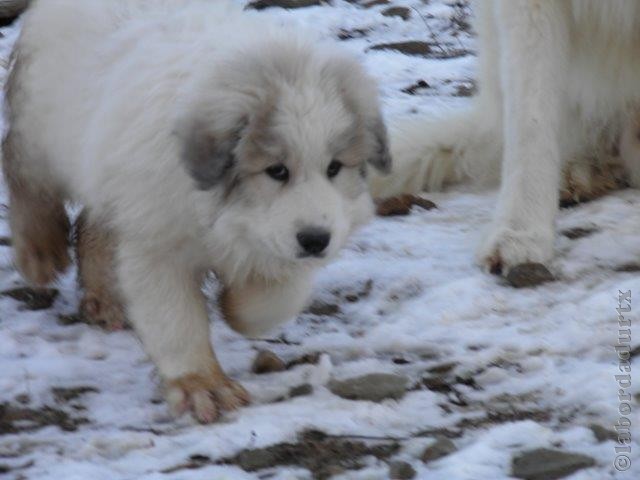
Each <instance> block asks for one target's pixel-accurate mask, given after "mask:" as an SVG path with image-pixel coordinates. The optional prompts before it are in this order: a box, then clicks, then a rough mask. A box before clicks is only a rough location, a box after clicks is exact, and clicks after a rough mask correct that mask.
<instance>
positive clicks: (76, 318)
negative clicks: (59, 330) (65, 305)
mask: <svg viewBox="0 0 640 480" xmlns="http://www.w3.org/2000/svg"><path fill="white" fill-rule="evenodd" d="M76 323H82V316H81V315H80V314H78V313H72V314H70V315H58V324H60V325H75V324H76Z"/></svg>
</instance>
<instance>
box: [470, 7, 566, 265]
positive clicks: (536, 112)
mask: <svg viewBox="0 0 640 480" xmlns="http://www.w3.org/2000/svg"><path fill="white" fill-rule="evenodd" d="M566 8H567V6H566V5H564V3H562V2H556V1H555V0H539V1H535V2H531V1H529V0H508V1H506V0H500V1H499V2H498V4H497V10H496V14H497V15H499V19H500V22H499V27H500V29H501V32H500V34H501V36H500V38H501V42H502V43H501V49H502V59H501V60H502V72H503V76H504V78H503V81H502V85H503V89H504V120H505V121H504V137H505V145H504V149H505V150H504V157H503V167H502V183H501V189H500V194H499V197H498V205H497V208H496V213H495V216H494V221H493V225H492V227H491V230H490V232H489V235H488V236H487V238H486V241H485V242H484V244H483V245H482V246H481V248H480V250H479V260H480V262H481V264H483V265H484V266H485V267H487V268H488V269H489V270H491V271H493V272H494V273H498V272H502V273H505V274H506V273H507V272H508V271H509V270H510V269H511V268H512V267H515V266H517V265H519V264H523V263H528V262H537V263H546V262H548V261H549V260H550V259H551V258H552V254H553V239H554V219H555V214H556V212H557V209H558V190H559V185H560V171H561V158H560V156H561V149H560V138H559V136H558V132H559V131H560V127H561V124H562V120H563V115H564V114H565V112H564V110H563V104H564V103H565V102H564V100H565V98H564V92H563V87H564V85H565V78H564V76H563V74H562V72H563V68H564V66H565V64H566V60H567V56H568V53H567V45H568V25H567V20H566V14H567V12H566V10H565V9H566Z"/></svg>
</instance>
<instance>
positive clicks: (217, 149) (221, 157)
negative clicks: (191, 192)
mask: <svg viewBox="0 0 640 480" xmlns="http://www.w3.org/2000/svg"><path fill="white" fill-rule="evenodd" d="M243 128H244V126H243V125H239V126H237V127H236V128H232V129H228V131H224V132H218V131H215V130H214V127H213V125H212V124H211V122H207V121H205V120H203V119H195V120H191V121H189V122H187V124H186V125H184V126H183V128H181V130H180V132H179V136H180V139H181V141H182V162H183V164H184V166H185V168H186V169H187V171H188V172H189V175H190V176H191V177H192V178H193V179H194V181H195V182H196V185H197V187H198V189H199V190H209V189H211V188H213V187H215V186H216V185H218V184H220V183H221V182H222V181H223V180H224V179H225V178H227V176H228V175H229V173H230V172H231V170H232V169H233V166H234V163H235V156H234V151H235V148H236V146H237V144H238V142H239V141H240V136H241V132H242V130H243Z"/></svg>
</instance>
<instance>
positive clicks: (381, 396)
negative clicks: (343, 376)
mask: <svg viewBox="0 0 640 480" xmlns="http://www.w3.org/2000/svg"><path fill="white" fill-rule="evenodd" d="M407 383H408V379H407V377H404V376H402V375H394V374H389V373H371V374H369V375H363V376H361V377H354V378H349V379H347V380H332V381H330V382H329V390H331V392H332V393H333V394H334V395H338V396H339V397H342V398H346V399H347V400H368V401H371V402H381V401H382V400H385V399H387V398H393V399H395V400H399V399H401V398H402V397H404V395H405V393H406V387H407Z"/></svg>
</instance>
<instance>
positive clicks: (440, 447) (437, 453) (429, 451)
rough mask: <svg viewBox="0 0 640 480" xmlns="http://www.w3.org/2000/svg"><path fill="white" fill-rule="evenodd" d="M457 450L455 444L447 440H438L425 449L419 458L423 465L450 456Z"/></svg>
mask: <svg viewBox="0 0 640 480" xmlns="http://www.w3.org/2000/svg"><path fill="white" fill-rule="evenodd" d="M457 450H458V449H457V448H456V445H455V443H453V442H452V441H451V440H449V439H448V438H444V437H442V438H438V439H437V440H436V442H435V443H434V444H432V445H430V446H428V447H427V448H425V450H424V452H422V455H421V456H420V459H421V460H422V461H423V462H424V463H429V462H435V461H436V460H439V459H441V458H443V457H446V456H447V455H451V454H452V453H454V452H455V451H457Z"/></svg>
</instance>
